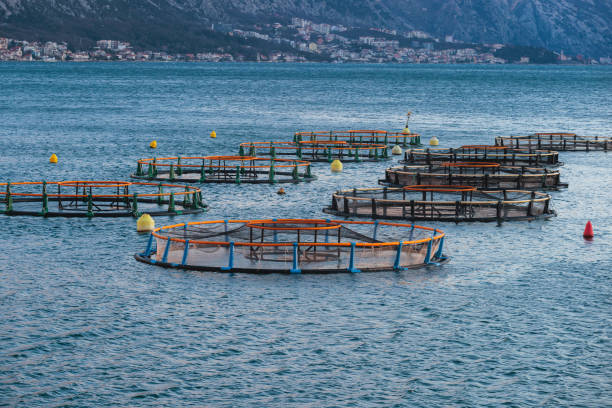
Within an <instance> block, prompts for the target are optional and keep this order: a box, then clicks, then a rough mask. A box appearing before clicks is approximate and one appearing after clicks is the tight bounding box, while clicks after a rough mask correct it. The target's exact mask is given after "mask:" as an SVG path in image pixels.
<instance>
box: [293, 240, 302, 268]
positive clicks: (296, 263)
mask: <svg viewBox="0 0 612 408" xmlns="http://www.w3.org/2000/svg"><path fill="white" fill-rule="evenodd" d="M298 257H299V252H298V243H297V242H294V243H293V267H292V268H291V273H302V270H301V269H300V263H299V260H298Z"/></svg>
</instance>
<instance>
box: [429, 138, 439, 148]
mask: <svg viewBox="0 0 612 408" xmlns="http://www.w3.org/2000/svg"><path fill="white" fill-rule="evenodd" d="M439 144H440V141H439V140H438V138H437V137H435V136H432V137H431V139H430V140H429V145H430V146H437V145H439Z"/></svg>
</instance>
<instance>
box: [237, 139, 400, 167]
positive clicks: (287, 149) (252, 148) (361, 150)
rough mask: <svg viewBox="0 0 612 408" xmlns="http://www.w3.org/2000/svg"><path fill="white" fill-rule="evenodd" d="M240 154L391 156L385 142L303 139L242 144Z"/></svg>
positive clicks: (319, 158) (346, 157) (345, 157)
mask: <svg viewBox="0 0 612 408" xmlns="http://www.w3.org/2000/svg"><path fill="white" fill-rule="evenodd" d="M239 154H240V155H248V156H266V157H272V158H276V157H278V156H292V157H297V158H298V159H304V160H308V161H310V162H331V161H332V160H334V159H339V160H341V161H353V162H361V161H379V160H385V159H388V158H389V153H388V151H387V146H386V145H384V144H369V143H355V144H350V143H348V142H345V141H331V140H325V141H301V142H251V143H241V144H240V151H239Z"/></svg>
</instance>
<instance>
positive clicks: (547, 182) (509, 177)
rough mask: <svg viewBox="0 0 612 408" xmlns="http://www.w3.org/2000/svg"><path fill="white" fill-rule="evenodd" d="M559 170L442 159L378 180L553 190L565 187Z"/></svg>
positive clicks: (395, 170)
mask: <svg viewBox="0 0 612 408" xmlns="http://www.w3.org/2000/svg"><path fill="white" fill-rule="evenodd" d="M560 179H561V173H560V172H559V170H556V169H552V170H551V169H548V168H546V167H525V166H505V165H501V164H499V163H489V162H444V163H440V164H431V165H429V166H427V165H420V166H418V165H415V166H407V165H403V166H396V167H391V168H389V169H387V170H386V171H385V179H384V180H380V181H379V183H380V184H383V185H386V186H392V187H403V186H413V185H423V184H426V185H445V186H471V187H476V188H478V189H481V190H512V189H515V190H536V191H537V190H556V189H559V188H561V187H567V184H565V183H561V180H560Z"/></svg>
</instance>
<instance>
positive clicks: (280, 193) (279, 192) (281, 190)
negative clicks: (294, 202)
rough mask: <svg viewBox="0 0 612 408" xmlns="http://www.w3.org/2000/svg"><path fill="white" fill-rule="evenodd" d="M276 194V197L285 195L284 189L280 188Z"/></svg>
mask: <svg viewBox="0 0 612 408" xmlns="http://www.w3.org/2000/svg"><path fill="white" fill-rule="evenodd" d="M276 194H278V195H285V194H286V193H285V189H284V188H282V187H281V188H279V189H278V191H277V192H276Z"/></svg>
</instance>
